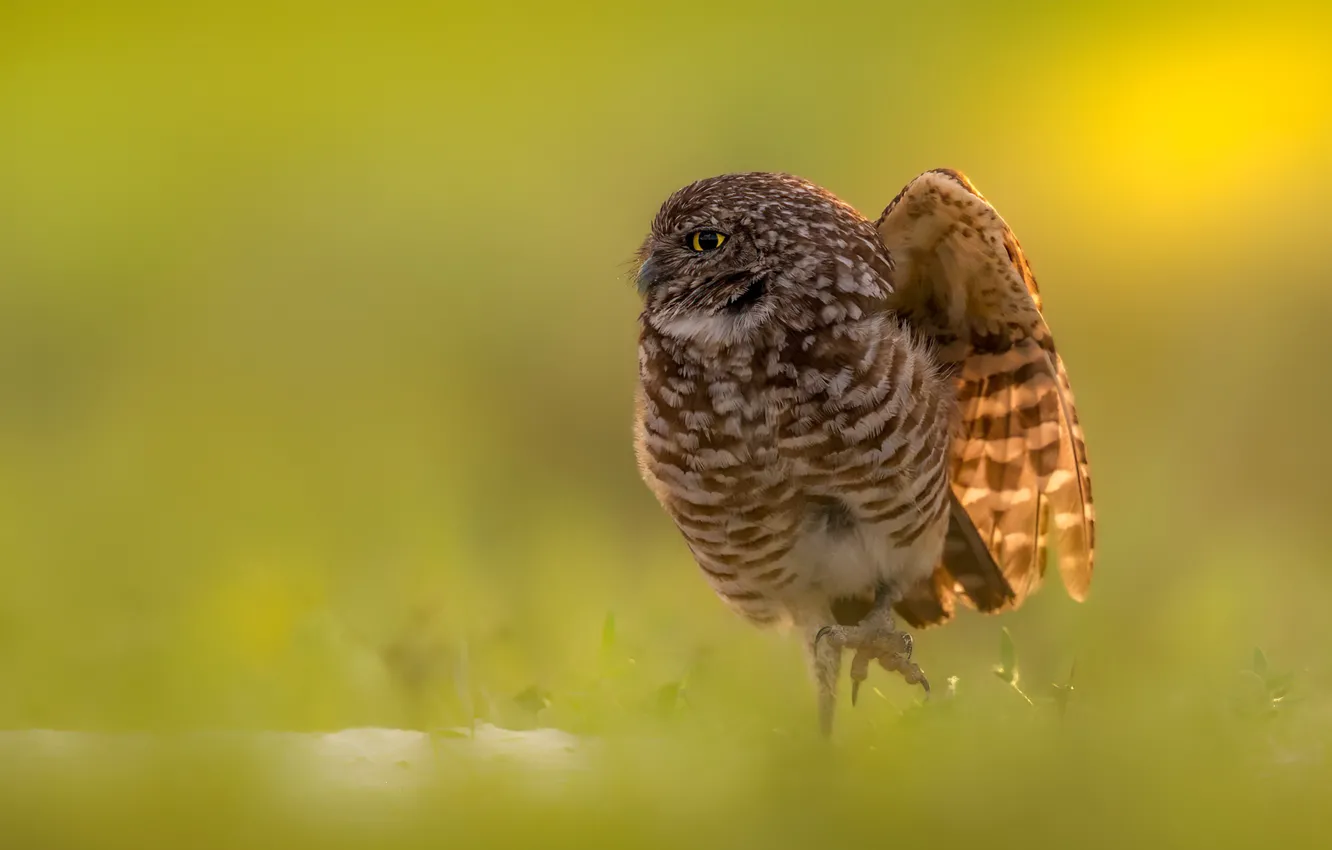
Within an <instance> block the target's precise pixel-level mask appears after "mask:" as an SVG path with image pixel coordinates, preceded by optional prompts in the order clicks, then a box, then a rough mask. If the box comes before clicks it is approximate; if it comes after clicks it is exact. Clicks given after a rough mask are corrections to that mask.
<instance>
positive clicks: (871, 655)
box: [814, 586, 930, 705]
mask: <svg viewBox="0 0 1332 850" xmlns="http://www.w3.org/2000/svg"><path fill="white" fill-rule="evenodd" d="M896 601H897V597H896V595H895V594H894V593H893V592H892V590H891V589H890V588H889V587H887V586H880V587H879V589H878V590H877V592H876V593H875V594H874V607H873V608H872V609H871V610H870V612H869V614H867V615H866V616H865V619H863V620H861V621H860V622H859V623H857V624H856V625H854V626H824V627H823V628H821V629H819V630H818V631H817V632H816V633H815V634H814V652H815V654H816V655H817V654H818V653H820V652H822V651H823V646H824V645H827V646H829V647H831V648H833V649H834V650H835V651H836V652H837V654H838V655H841V652H842V649H843V647H850V648H851V649H854V650H855V651H856V654H855V656H854V657H852V659H851V704H852V705H855V704H856V697H857V696H858V695H859V693H860V683H861V682H863V681H865V679H867V678H869V665H870V662H871V661H876V660H877V661H878V662H879V664H880V665H881V666H882V667H883V668H884V669H885V670H889V671H892V672H896V673H901V674H902V676H903V678H905V679H906V680H907V684H910V685H916V684H919V685H920V686H921V687H923V688H924V689H925V696H926V697H929V695H930V682H929V679H927V678H925V674H924V673H923V672H921V669H920V667H919V666H917V665H916V663H915V662H913V661H912V660H911V649H912V644H913V641H912V639H911V635H909V634H907V633H906V632H899V631H897V623H896V622H895V621H894V620H893V605H894V604H895V603H896Z"/></svg>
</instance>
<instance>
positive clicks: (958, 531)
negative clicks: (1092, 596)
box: [877, 169, 1095, 625]
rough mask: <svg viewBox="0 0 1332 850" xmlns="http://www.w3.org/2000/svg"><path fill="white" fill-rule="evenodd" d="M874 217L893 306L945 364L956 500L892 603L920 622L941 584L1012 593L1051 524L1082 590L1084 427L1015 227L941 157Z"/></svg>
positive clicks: (1034, 573) (1009, 603) (945, 608)
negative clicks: (890, 268) (919, 574)
mask: <svg viewBox="0 0 1332 850" xmlns="http://www.w3.org/2000/svg"><path fill="white" fill-rule="evenodd" d="M877 227H878V230H879V234H880V236H881V237H882V238H883V241H884V244H885V245H886V246H887V248H888V251H889V253H890V255H891V256H892V257H893V261H894V295H893V300H894V305H893V306H894V307H895V309H896V310H897V311H898V313H899V314H900V315H901V316H902V317H903V318H904V319H905V320H906V322H907V323H908V324H909V325H910V326H911V327H912V328H914V329H915V330H916V331H917V332H918V333H921V334H922V335H923V336H925V337H927V338H929V339H931V340H932V341H933V343H934V346H935V350H936V353H937V356H938V357H939V359H940V360H941V361H942V362H943V363H944V364H945V365H946V366H947V367H948V368H950V369H951V371H952V375H953V379H954V381H955V384H956V387H957V394H958V407H959V413H960V415H959V422H958V430H957V432H956V435H955V437H954V440H953V447H952V466H951V481H952V486H953V495H954V498H955V507H957V508H959V510H957V511H955V512H954V516H953V517H952V521H951V522H950V527H949V534H948V544H947V545H946V546H945V552H944V557H943V559H942V563H941V564H940V565H939V567H938V568H937V569H936V571H935V575H933V576H931V577H930V578H929V579H928V580H926V581H924V582H922V583H921V586H919V587H917V588H913V589H912V591H911V592H910V593H908V594H907V597H906V598H904V600H903V604H902V605H900V606H899V611H900V612H901V613H903V615H904V616H906V618H907V619H908V620H912V619H913V617H912V616H911V615H912V614H915V615H921V617H922V618H923V619H925V620H926V621H927V622H926V623H918V624H917V625H925V624H928V622H939V621H941V620H944V619H947V617H948V616H951V613H952V610H953V607H954V606H953V598H954V597H958V598H961V599H963V601H965V602H966V603H967V604H969V605H971V606H973V607H975V608H978V609H980V610H982V611H998V610H1004V609H1006V608H1011V607H1016V606H1018V605H1020V604H1021V603H1022V601H1023V600H1024V599H1025V598H1026V597H1027V596H1028V595H1029V594H1031V593H1032V592H1034V591H1035V590H1036V589H1037V588H1038V587H1039V586H1040V584H1041V580H1042V578H1043V576H1044V572H1045V564H1046V561H1047V549H1048V546H1049V538H1050V529H1051V528H1052V527H1053V530H1054V542H1055V545H1056V548H1057V550H1058V564H1059V571H1060V574H1061V576H1062V577H1063V580H1064V584H1065V586H1066V587H1067V588H1068V591H1069V594H1070V595H1071V596H1073V597H1074V598H1075V599H1078V600H1082V599H1083V598H1085V597H1086V594H1087V590H1088V587H1089V586H1090V583H1091V574H1092V565H1093V560H1094V553H1095V512H1094V509H1093V506H1092V495H1091V476H1090V472H1089V469H1088V464H1087V448H1086V441H1085V437H1084V435H1083V432H1082V427H1081V425H1080V423H1079V422H1078V416H1077V410H1076V408H1075V406H1074V401H1073V391H1072V387H1071V385H1070V383H1069V380H1068V372H1067V370H1066V369H1065V367H1064V364H1063V361H1062V360H1061V359H1060V357H1059V355H1058V353H1057V352H1056V351H1055V346H1054V339H1053V337H1052V336H1051V334H1050V330H1049V327H1048V326H1047V325H1046V323H1045V319H1044V317H1043V316H1042V314H1041V295H1040V292H1039V290H1038V288H1037V285H1036V279H1035V277H1034V276H1033V275H1032V273H1031V267H1030V265H1029V264H1028V262H1027V258H1026V255H1025V254H1023V252H1022V248H1021V246H1020V245H1019V244H1018V241H1017V237H1016V236H1014V235H1013V232H1012V230H1010V229H1009V227H1008V225H1007V224H1006V223H1005V222H1004V220H1003V219H1002V218H1001V217H1000V216H999V214H998V213H997V212H996V211H995V209H994V207H992V206H990V204H989V203H988V202H987V201H986V200H985V198H984V197H983V196H982V195H981V194H980V192H978V191H977V190H976V188H975V186H973V185H972V184H971V182H970V181H968V180H967V178H966V177H964V176H963V175H961V174H960V173H958V172H956V171H951V170H947V169H940V170H936V171H928V172H925V173H924V174H922V175H920V176H919V177H917V178H916V179H915V180H913V181H912V182H911V183H909V184H908V185H907V186H906V188H904V189H903V190H902V191H901V192H900V193H899V194H898V196H897V197H896V198H894V199H893V201H892V203H890V204H889V205H888V207H887V208H886V209H885V210H884V212H883V215H882V216H881V217H880V219H879V221H878V224H877ZM977 544H979V545H977ZM927 597H928V599H927ZM911 600H914V601H911ZM930 600H932V601H930ZM908 610H909V611H910V614H909V613H908ZM926 615H928V616H926Z"/></svg>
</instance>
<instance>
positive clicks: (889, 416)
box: [636, 169, 1094, 734]
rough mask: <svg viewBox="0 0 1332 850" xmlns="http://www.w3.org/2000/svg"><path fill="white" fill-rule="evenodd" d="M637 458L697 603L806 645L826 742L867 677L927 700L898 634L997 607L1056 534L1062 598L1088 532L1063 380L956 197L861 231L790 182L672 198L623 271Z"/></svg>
mask: <svg viewBox="0 0 1332 850" xmlns="http://www.w3.org/2000/svg"><path fill="white" fill-rule="evenodd" d="M640 259H641V261H642V265H641V267H640V269H639V272H638V288H639V291H640V293H641V295H642V299H643V311H642V315H641V317H640V320H639V322H640V336H639V349H638V357H639V377H640V386H639V391H638V403H637V416H636V447H637V453H638V458H639V463H640V467H641V470H642V474H643V478H644V480H645V481H646V482H647V484H648V486H649V487H650V488H651V489H652V492H653V493H654V494H655V495H656V497H657V499H658V500H659V501H660V502H661V504H662V506H663V507H664V508H665V509H666V512H667V513H668V514H669V515H670V516H671V518H672V519H673V520H674V521H675V523H676V525H677V526H678V527H679V529H680V531H681V532H682V533H683V535H684V538H685V540H686V541H687V542H688V545H689V548H690V550H691V551H692V552H693V555H694V558H695V559H696V560H697V562H698V565H699V567H700V568H702V570H703V573H704V575H705V576H706V577H707V580H708V582H709V583H710V584H711V585H712V587H713V589H714V590H715V591H716V592H717V593H718V595H720V596H721V598H722V599H723V600H725V602H726V603H727V604H728V605H729V606H730V607H732V608H733V609H734V610H736V611H737V612H739V613H740V614H741V615H743V616H744V617H746V618H747V619H749V620H751V621H752V622H754V623H757V624H765V625H777V624H785V625H789V626H795V627H797V628H799V629H802V630H803V632H804V635H805V642H806V646H807V649H808V652H809V655H810V659H811V664H812V667H813V670H814V674H815V680H816V682H817V686H818V692H819V721H820V727H821V729H822V731H823V732H824V734H827V733H829V732H830V731H831V728H832V717H833V709H834V705H835V694H836V686H837V678H838V673H839V670H840V668H841V656H842V649H843V648H850V649H853V650H854V651H855V655H854V657H853V660H852V665H851V679H852V700H853V702H854V700H855V694H856V689H857V688H858V686H859V684H860V682H862V681H863V680H864V679H865V677H866V675H867V673H868V668H869V664H870V662H871V661H873V660H878V661H879V662H880V664H882V665H883V666H884V667H885V668H887V669H890V670H895V671H898V672H901V673H902V674H904V675H905V676H906V678H907V680H908V681H909V682H913V683H915V682H918V683H920V684H921V685H923V686H924V688H925V690H926V692H927V693H928V690H929V684H928V682H927V680H926V678H925V676H924V675H923V674H922V672H921V670H920V668H919V667H917V666H916V664H915V663H913V662H912V661H911V648H912V645H911V638H910V636H909V635H907V634H904V633H902V632H899V631H897V630H896V624H895V622H894V618H893V613H894V612H896V613H897V614H898V615H900V616H901V617H902V619H904V620H906V621H907V622H908V623H909V624H910V625H912V626H914V627H916V628H923V627H925V626H928V625H931V624H934V623H940V622H943V621H945V620H947V619H948V618H949V617H950V616H951V615H952V613H953V608H954V604H955V602H956V600H958V599H961V600H962V601H963V602H964V603H966V604H969V605H971V606H973V607H975V608H977V609H979V610H981V611H999V610H1003V609H1007V608H1013V607H1016V606H1017V605H1018V604H1020V603H1021V602H1022V600H1023V599H1024V598H1025V597H1026V596H1027V594H1029V593H1030V592H1032V591H1033V590H1034V589H1035V588H1036V587H1037V585H1039V583H1040V581H1041V577H1042V574H1043V573H1044V570H1045V562H1046V536H1047V529H1048V528H1049V527H1050V525H1051V523H1053V528H1054V531H1055V536H1056V543H1057V547H1058V553H1059V561H1058V562H1059V569H1060V572H1061V573H1062V575H1063V578H1064V583H1065V585H1066V586H1067V587H1068V590H1069V593H1070V594H1071V595H1072V596H1073V597H1074V598H1076V599H1082V598H1083V597H1084V596H1085V594H1086V592H1087V588H1088V585H1089V583H1090V581H1091V573H1092V553H1093V532H1094V518H1093V511H1092V495H1091V481H1090V478H1089V476H1088V469H1087V456H1086V449H1085V446H1084V442H1083V437H1082V431H1081V428H1080V427H1079V425H1078V418H1077V414H1076V412H1075V411H1074V408H1073V396H1072V392H1071V390H1070V387H1069V382H1068V376H1067V374H1066V372H1065V371H1064V366H1063V363H1062V362H1061V360H1060V358H1059V355H1058V354H1056V353H1055V347H1054V341H1053V339H1052V338H1051V336H1050V331H1049V329H1048V328H1047V327H1046V324H1045V321H1044V319H1043V318H1042V316H1041V312H1040V307H1041V301H1040V295H1039V294H1038V292H1037V289H1036V281H1035V279H1034V278H1033V277H1032V274H1031V269H1030V267H1029V266H1028V265H1027V260H1026V258H1025V257H1024V256H1023V254H1022V249H1021V248H1020V247H1019V246H1018V242H1017V239H1016V238H1015V237H1014V236H1013V233H1012V231H1011V230H1009V228H1008V226H1007V225H1006V224H1005V223H1004V220H1003V219H1002V218H1000V217H999V214H998V213H997V212H995V210H994V208H993V207H991V206H990V204H989V203H988V202H987V201H986V200H985V198H984V197H982V196H981V194H980V193H979V192H978V191H977V190H976V188H975V187H974V186H972V185H971V183H970V182H969V181H968V180H967V179H966V178H965V177H964V176H962V175H961V174H959V173H957V172H956V171H950V170H943V169H941V170H936V171H929V172H926V173H924V174H922V175H920V176H919V177H917V178H916V179H915V180H913V181H912V182H911V183H910V184H908V185H907V186H906V188H905V189H903V190H902V191H901V192H900V193H899V194H898V196H897V197H896V198H894V199H893V201H892V202H891V203H890V204H888V207H887V209H885V210H884V212H883V215H882V216H880V217H879V220H878V222H876V223H871V222H870V221H869V220H867V219H866V218H864V217H863V216H861V215H860V214H859V213H858V212H856V210H854V209H853V208H851V207H850V206H849V205H847V204H845V203H843V202H842V201H840V200H838V199H837V198H836V197H834V196H833V195H832V194H830V193H829V192H827V191H825V190H824V189H821V188H820V187H818V186H815V185H813V184H811V183H809V182H807V181H805V180H801V179H799V178H797V177H792V176H789V175H784V174H765V173H750V174H728V175H724V176H721V177H714V178H711V179H708V180H702V181H699V182H697V183H693V184H691V185H689V186H686V187H684V188H683V189H680V190H679V191H677V192H676V193H675V194H673V195H672V196H671V197H670V198H669V199H667V201H666V203H665V204H664V205H663V206H662V208H661V210H660V212H658V214H657V216H656V218H655V219H654V220H653V222H652V230H651V234H650V235H649V236H648V238H647V240H646V241H645V242H644V244H643V247H642V249H641V257H640Z"/></svg>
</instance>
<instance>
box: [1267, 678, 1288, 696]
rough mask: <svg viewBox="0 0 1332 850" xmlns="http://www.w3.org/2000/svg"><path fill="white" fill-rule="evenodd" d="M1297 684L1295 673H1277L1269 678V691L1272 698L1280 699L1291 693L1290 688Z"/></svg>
mask: <svg viewBox="0 0 1332 850" xmlns="http://www.w3.org/2000/svg"><path fill="white" fill-rule="evenodd" d="M1293 684H1295V674H1294V673H1277V674H1273V675H1269V676H1268V677H1267V690H1268V691H1270V692H1271V694H1272V697H1273V698H1275V699H1280V698H1281V697H1284V696H1285V695H1286V694H1288V693H1290V686H1291V685H1293Z"/></svg>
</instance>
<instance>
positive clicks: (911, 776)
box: [0, 616, 1332, 848]
mask: <svg viewBox="0 0 1332 850" xmlns="http://www.w3.org/2000/svg"><path fill="white" fill-rule="evenodd" d="M620 628H622V624H620V623H618V622H617V619H616V618H615V617H613V616H607V617H606V619H605V621H604V623H603V625H602V628H601V639H600V643H599V645H597V644H596V643H595V642H589V643H590V644H591V645H590V646H588V647H587V650H588V653H587V654H588V658H589V661H590V662H591V663H590V665H589V669H588V671H587V673H588V675H587V678H586V679H584V680H582V681H574V680H571V681H568V682H565V683H563V685H562V686H561V687H553V686H551V687H548V686H546V685H544V684H534V685H532V686H530V687H527V688H524V689H522V690H521V691H519V692H517V693H515V694H513V695H512V696H511V697H506V698H504V699H493V698H492V699H490V700H489V701H488V702H489V706H488V707H487V708H484V709H482V710H480V711H478V714H479V715H482V716H484V717H486V718H488V719H490V720H494V721H496V722H500V723H502V724H505V725H509V726H511V727H522V726H537V725H557V726H563V727H565V728H571V727H572V728H578V729H580V730H581V731H582V733H583V743H582V745H580V747H579V749H578V751H577V752H576V753H575V754H574V756H573V757H572V761H571V763H570V764H569V765H568V766H564V767H553V768H552V767H547V768H536V767H532V766H529V765H524V764H520V763H516V762H505V761H503V760H499V761H496V760H488V759H478V760H460V759H458V758H457V757H456V756H447V757H446V756H444V755H441V756H440V760H439V762H438V764H435V765H430V764H427V765H415V766H412V767H411V769H412V770H415V771H417V772H418V773H419V774H420V775H419V776H418V777H415V778H414V781H413V782H411V783H407V784H405V785H402V786H399V787H395V788H385V789H374V788H371V789H359V790H356V791H349V790H347V789H343V788H339V787H337V786H336V784H333V783H325V782H320V781H313V779H311V780H310V781H307V782H305V783H302V782H299V781H298V782H296V783H295V786H296V787H291V783H290V781H289V780H288V786H287V787H282V786H283V780H282V779H281V777H282V776H283V774H282V773H281V771H280V767H281V765H280V764H278V763H277V759H276V758H275V755H274V754H272V753H264V752H261V751H255V750H254V749H253V748H249V749H236V750H225V751H218V750H217V749H212V750H210V751H203V750H199V749H197V748H191V747H186V746H181V747H179V748H174V749H173V748H167V749H166V750H164V751H163V752H161V753H159V754H158V755H156V756H154V757H153V758H152V759H150V760H147V761H143V762H141V763H135V764H133V765H114V764H108V763H105V760H104V759H103V760H102V761H101V762H100V763H99V761H98V759H97V758H96V757H89V758H87V759H85V760H84V761H83V762H82V763H80V764H79V765H78V766H77V770H74V771H71V770H70V769H69V768H70V766H69V765H66V766H65V767H64V768H63V769H62V768H58V767H57V766H56V764H55V763H52V764H48V765H46V766H45V767H38V766H34V765H29V766H27V767H26V768H25V769H24V770H21V771H13V770H10V771H5V775H4V780H3V783H2V784H0V790H3V793H2V794H0V800H3V803H0V818H3V820H0V823H3V825H4V832H5V834H6V836H8V837H9V838H10V840H11V841H12V843H10V842H9V841H7V843H6V846H14V847H24V848H39V847H86V848H100V847H131V846H133V847H195V848H212V847H219V848H220V847H239V846H247V847H250V846H255V847H264V846H274V847H276V846H283V847H307V846H308V847H342V846H374V847H425V846H487V847H489V846H497V847H498V846H503V847H547V846H550V847H563V846H570V847H682V846H716V847H737V846H739V847H750V846H754V847H757V846H764V847H824V846H853V845H862V846H863V845H865V844H874V845H879V844H884V845H891V844H907V843H910V844H913V845H920V846H968V845H971V844H973V843H977V842H983V843H984V844H985V846H991V847H993V846H997V847H1010V846H1011V847H1034V846H1042V847H1044V846H1049V847H1058V846H1077V847H1107V848H1109V847H1122V846H1125V845H1134V846H1171V847H1174V846H1198V847H1203V846H1206V847H1251V846H1256V845H1261V846H1268V845H1274V844H1286V845H1290V846H1314V845H1315V844H1316V843H1317V842H1318V841H1319V840H1320V836H1321V835H1322V834H1323V833H1322V829H1323V827H1322V824H1323V823H1324V822H1325V821H1324V819H1323V815H1321V814H1319V813H1320V812H1321V811H1322V810H1323V806H1324V802H1323V800H1324V790H1325V789H1326V788H1327V787H1329V784H1328V783H1329V781H1332V769H1329V766H1328V764H1327V762H1326V759H1325V758H1324V755H1323V754H1324V748H1325V747H1326V744H1327V742H1328V740H1329V733H1332V715H1329V713H1328V708H1329V701H1328V699H1327V694H1326V693H1319V692H1316V691H1313V690H1311V689H1310V688H1309V683H1308V682H1305V681H1302V677H1301V676H1299V675H1292V674H1289V673H1280V672H1277V665H1275V664H1273V663H1272V662H1270V661H1269V660H1268V658H1267V656H1266V655H1265V654H1264V653H1263V652H1262V650H1261V649H1254V650H1253V653H1252V656H1251V657H1248V658H1242V659H1236V661H1237V662H1239V663H1236V664H1235V668H1234V670H1233V674H1232V675H1231V676H1229V677H1228V678H1226V679H1224V680H1221V681H1217V682H1214V683H1212V686H1211V687H1203V686H1200V685H1199V684H1198V683H1197V682H1196V681H1195V682H1189V681H1187V680H1181V681H1177V682H1175V683H1174V684H1173V685H1172V684H1171V683H1170V682H1160V681H1144V682H1143V683H1142V688H1141V689H1134V690H1133V691H1131V692H1106V691H1100V690H1097V689H1095V688H1091V687H1086V688H1084V687H1080V686H1079V687H1075V686H1074V681H1073V674H1072V673H1071V672H1070V673H1069V674H1068V675H1066V676H1065V677H1063V678H1062V680H1061V681H1059V682H1049V681H1043V680H1041V679H1039V678H1037V677H1035V676H1027V677H1025V678H1024V677H1023V676H1022V675H1021V673H1022V667H1021V658H1020V654H1019V651H1018V647H1017V645H1016V642H1015V640H1014V639H1013V637H1012V635H1011V634H1010V632H1009V630H1008V629H1006V628H1005V629H1003V630H1002V632H1001V637H1000V640H999V641H998V645H997V646H996V647H995V649H994V652H993V655H994V657H995V659H996V660H997V663H996V664H994V665H993V667H992V673H993V675H984V671H983V670H978V671H977V672H978V673H979V675H974V676H972V675H968V676H958V675H953V676H950V677H948V686H947V687H946V688H940V689H938V691H937V693H936V696H935V698H934V699H932V700H930V701H922V700H921V699H919V698H917V697H916V696H915V693H916V692H915V691H914V690H913V689H908V688H906V687H905V686H901V685H899V684H898V683H895V682H894V681H892V680H891V679H890V678H889V677H887V676H886V674H883V673H882V672H879V673H878V674H877V675H874V676H873V677H872V679H871V682H870V684H871V685H872V689H871V690H870V695H871V697H872V698H871V699H867V700H863V701H862V703H861V705H860V706H859V707H857V708H855V709H850V708H849V704H847V703H845V702H844V704H843V710H842V714H841V716H840V717H839V721H840V722H839V728H838V732H837V736H836V741H835V742H834V743H833V744H832V745H831V746H829V745H826V744H824V743H823V742H821V741H819V740H818V739H817V738H816V736H815V735H814V729H813V727H814V723H813V714H812V699H810V698H809V697H808V694H804V695H802V694H801V688H802V687H807V685H806V683H805V682H804V681H796V682H792V681H787V680H786V677H783V679H782V680H779V681H773V682H772V683H770V684H771V685H772V688H771V689H770V690H768V691H767V692H764V691H763V690H751V689H750V688H749V687H748V686H737V684H736V683H735V682H734V681H732V680H731V678H730V677H731V674H733V673H736V672H737V671H736V670H734V669H730V665H731V663H732V660H733V657H725V658H722V659H715V660H716V661H717V663H711V664H710V663H705V662H700V663H698V664H697V665H695V668H694V669H692V670H688V671H686V672H685V673H684V675H682V676H680V677H679V678H672V679H669V680H666V681H662V680H661V679H662V677H661V676H660V675H652V674H647V675H645V672H644V671H643V670H642V669H641V668H640V665H638V664H636V663H635V662H634V659H633V658H632V657H631V656H629V655H626V654H625V652H624V649H625V648H624V647H623V646H622V645H621V644H620V642H619V639H618V635H617V632H618V630H619V629H620ZM459 669H464V670H465V669H466V668H459ZM463 675H469V674H467V673H464V674H463ZM454 684H455V685H457V686H459V688H460V689H461V690H469V689H473V688H478V687H479V689H480V690H481V691H484V690H485V688H484V686H483V685H481V684H480V683H477V682H455V683H454ZM438 734H441V735H450V736H456V735H457V734H458V733H457V732H445V731H444V730H440V731H439V732H438ZM463 734H464V735H465V734H466V733H465V732H464V733H463ZM403 769H404V770H406V769H408V767H407V766H406V765H403Z"/></svg>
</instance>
